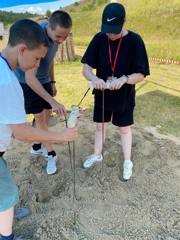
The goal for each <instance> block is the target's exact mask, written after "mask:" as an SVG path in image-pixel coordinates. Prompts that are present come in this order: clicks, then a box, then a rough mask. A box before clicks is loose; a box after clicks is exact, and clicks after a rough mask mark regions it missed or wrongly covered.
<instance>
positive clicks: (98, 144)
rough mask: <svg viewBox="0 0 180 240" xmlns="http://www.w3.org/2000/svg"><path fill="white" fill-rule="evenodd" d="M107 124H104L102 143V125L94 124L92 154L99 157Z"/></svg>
mask: <svg viewBox="0 0 180 240" xmlns="http://www.w3.org/2000/svg"><path fill="white" fill-rule="evenodd" d="M106 129H107V123H104V141H103V142H102V135H103V133H102V132H103V123H96V132H95V144H94V154H95V155H101V153H102V148H103V144H104V142H105V139H106Z"/></svg>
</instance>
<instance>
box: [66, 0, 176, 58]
mask: <svg viewBox="0 0 180 240" xmlns="http://www.w3.org/2000/svg"><path fill="white" fill-rule="evenodd" d="M105 2H107V1H102V2H99V3H97V1H94V0H88V1H81V2H80V3H79V4H78V6H76V5H74V6H71V7H69V8H67V9H68V11H69V12H70V14H71V15H72V18H73V33H74V41H75V44H76V45H84V46H87V45H88V43H89V41H90V40H91V38H92V37H93V35H94V34H95V33H96V32H99V30H100V25H101V15H102V11H103V8H104V6H105ZM118 2H121V3H123V4H124V5H125V7H126V12H127V17H126V24H125V27H126V28H127V29H129V30H132V31H134V32H138V33H139V34H140V35H141V36H142V37H143V39H144V41H145V43H146V46H147V50H148V55H149V56H151V57H163V58H172V59H176V60H180V55H179V52H180V41H179V39H180V31H179V25H180V21H179V16H180V4H179V0H172V1H169V2H168V1H167V0H128V1H127V0H121V1H118ZM84 9H85V10H84Z"/></svg>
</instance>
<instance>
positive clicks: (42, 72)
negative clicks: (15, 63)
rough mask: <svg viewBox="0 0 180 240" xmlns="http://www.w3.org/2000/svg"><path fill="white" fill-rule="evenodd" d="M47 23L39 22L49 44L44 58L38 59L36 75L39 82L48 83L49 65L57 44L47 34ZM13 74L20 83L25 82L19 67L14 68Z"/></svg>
mask: <svg viewBox="0 0 180 240" xmlns="http://www.w3.org/2000/svg"><path fill="white" fill-rule="evenodd" d="M47 24H48V22H47V21H46V22H42V23H41V24H40V25H41V27H42V28H43V29H44V32H45V34H46V36H47V39H48V40H49V45H50V46H49V48H48V51H47V54H46V56H45V57H44V58H42V59H41V61H40V65H39V68H38V70H37V74H36V77H37V79H38V80H39V81H40V83H41V84H45V83H48V82H50V81H51V79H50V76H49V71H50V67H51V65H52V63H53V59H54V57H55V55H56V52H57V50H58V44H56V43H54V42H53V41H52V39H50V38H49V36H48V34H47V30H46V26H47ZM15 74H16V76H17V78H18V80H19V82H20V83H24V84H25V83H26V79H25V74H24V72H23V71H22V70H21V69H20V68H17V69H16V70H15Z"/></svg>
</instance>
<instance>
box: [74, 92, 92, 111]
mask: <svg viewBox="0 0 180 240" xmlns="http://www.w3.org/2000/svg"><path fill="white" fill-rule="evenodd" d="M90 89H91V88H90V87H89V88H88V89H87V90H86V92H85V94H84V95H83V97H82V99H81V100H80V102H79V103H78V105H77V106H78V107H79V106H80V105H81V103H82V101H83V100H84V98H85V96H86V95H87V93H88V92H89V90H90Z"/></svg>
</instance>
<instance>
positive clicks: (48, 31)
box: [16, 10, 72, 174]
mask: <svg viewBox="0 0 180 240" xmlns="http://www.w3.org/2000/svg"><path fill="white" fill-rule="evenodd" d="M40 25H41V27H42V29H43V31H44V33H45V35H46V38H47V40H48V42H49V48H48V51H47V54H46V56H45V57H44V58H43V59H41V61H40V65H39V67H38V69H37V71H36V70H30V71H27V72H26V73H24V72H23V71H22V70H20V69H17V70H16V76H17V77H18V79H19V81H20V83H21V86H22V89H23V92H24V97H25V110H26V113H27V114H33V115H34V119H35V126H36V127H37V128H39V129H44V130H45V129H48V120H49V117H50V114H51V109H53V110H55V111H57V112H58V113H60V114H64V113H65V111H66V110H65V108H64V106H63V105H61V104H59V103H58V102H57V101H56V100H55V99H54V98H53V97H54V96H55V95H56V92H57V90H56V87H55V83H56V82H55V77H54V62H53V61H54V57H55V54H56V51H57V49H58V45H59V44H60V43H62V42H63V41H64V40H65V39H66V38H67V36H68V35H69V32H70V31H71V27H72V20H71V17H70V16H69V14H68V13H66V12H64V11H61V10H58V11H55V12H54V13H52V15H51V16H50V18H49V20H48V21H46V22H43V23H41V24H40ZM31 154H33V155H41V156H44V157H47V159H48V161H47V167H46V171H47V174H54V173H55V172H56V170H57V168H56V161H57V155H56V152H55V151H54V149H53V146H52V144H51V143H48V142H43V143H42V144H41V143H35V144H33V146H32V148H31Z"/></svg>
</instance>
